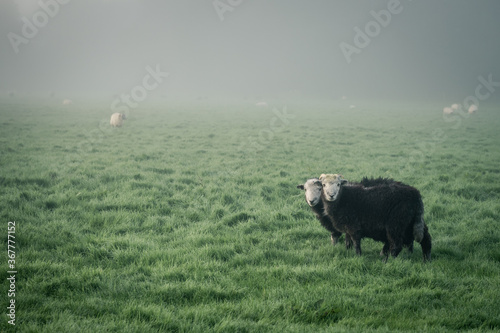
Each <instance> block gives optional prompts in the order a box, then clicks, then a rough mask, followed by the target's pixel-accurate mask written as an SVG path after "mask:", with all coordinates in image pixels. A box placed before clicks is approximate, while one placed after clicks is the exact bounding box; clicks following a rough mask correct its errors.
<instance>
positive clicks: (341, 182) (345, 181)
mask: <svg viewBox="0 0 500 333" xmlns="http://www.w3.org/2000/svg"><path fill="white" fill-rule="evenodd" d="M347 182H348V180H347V179H341V180H340V185H344V184H346V183H347Z"/></svg>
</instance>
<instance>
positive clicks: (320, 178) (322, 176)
mask: <svg viewBox="0 0 500 333" xmlns="http://www.w3.org/2000/svg"><path fill="white" fill-rule="evenodd" d="M325 177H326V175H325V174H324V173H322V174H321V176H319V180H321V181H322V180H323V179H325Z"/></svg>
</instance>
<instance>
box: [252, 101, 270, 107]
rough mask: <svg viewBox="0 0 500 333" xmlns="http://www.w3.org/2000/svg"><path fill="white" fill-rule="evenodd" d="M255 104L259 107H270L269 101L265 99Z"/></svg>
mask: <svg viewBox="0 0 500 333" xmlns="http://www.w3.org/2000/svg"><path fill="white" fill-rule="evenodd" d="M255 105H256V106H258V107H268V105H267V102H264V101H262V102H257V103H256V104H255Z"/></svg>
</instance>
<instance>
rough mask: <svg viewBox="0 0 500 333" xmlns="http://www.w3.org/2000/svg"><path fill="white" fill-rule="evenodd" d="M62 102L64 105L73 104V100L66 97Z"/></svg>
mask: <svg viewBox="0 0 500 333" xmlns="http://www.w3.org/2000/svg"><path fill="white" fill-rule="evenodd" d="M62 104H63V105H71V104H73V101H72V100H70V99H65V100H63V101H62Z"/></svg>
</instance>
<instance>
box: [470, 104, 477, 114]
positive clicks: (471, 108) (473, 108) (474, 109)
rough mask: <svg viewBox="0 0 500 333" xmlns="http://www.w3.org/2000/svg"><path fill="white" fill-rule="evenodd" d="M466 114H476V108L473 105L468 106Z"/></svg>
mask: <svg viewBox="0 0 500 333" xmlns="http://www.w3.org/2000/svg"><path fill="white" fill-rule="evenodd" d="M468 112H469V114H473V113H476V112H477V106H476V105H475V104H472V105H471V106H469V110H468Z"/></svg>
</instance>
